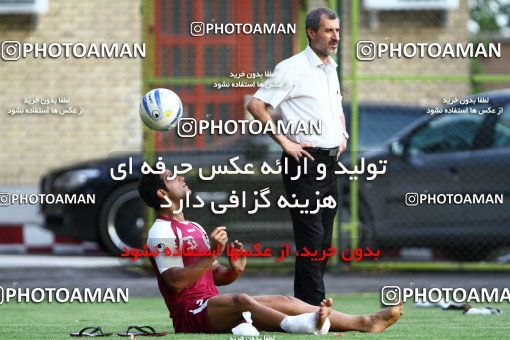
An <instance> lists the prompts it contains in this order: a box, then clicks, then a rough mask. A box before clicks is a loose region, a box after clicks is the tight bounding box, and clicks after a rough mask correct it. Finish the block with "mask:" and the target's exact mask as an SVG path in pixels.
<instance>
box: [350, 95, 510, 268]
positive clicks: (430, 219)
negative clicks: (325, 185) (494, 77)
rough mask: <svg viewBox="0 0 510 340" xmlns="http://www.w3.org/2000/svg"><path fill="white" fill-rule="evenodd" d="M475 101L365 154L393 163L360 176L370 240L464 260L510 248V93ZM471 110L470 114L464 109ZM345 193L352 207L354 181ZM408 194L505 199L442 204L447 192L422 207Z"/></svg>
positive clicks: (363, 224) (363, 228) (363, 229)
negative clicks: (369, 175) (431, 250)
mask: <svg viewBox="0 0 510 340" xmlns="http://www.w3.org/2000/svg"><path fill="white" fill-rule="evenodd" d="M487 98H488V99H489V101H488V102H485V101H486V100H485V99H487ZM469 99H471V100H468V101H466V100H464V101H459V103H457V104H450V105H446V106H444V107H443V108H441V110H443V111H444V112H443V113H436V114H433V115H431V114H429V115H427V116H425V117H423V118H422V119H419V120H418V121H417V122H415V123H413V124H411V125H410V126H408V127H407V128H405V129H403V130H402V131H400V132H399V133H398V134H397V135H396V136H395V137H394V138H392V139H391V140H389V141H388V142H387V143H385V144H384V145H383V146H382V147H381V148H382V150H380V151H374V152H369V153H366V154H364V157H365V161H366V162H367V163H368V162H377V161H378V160H380V159H386V160H388V168H387V172H386V174H384V175H382V176H379V177H378V178H377V179H376V180H374V181H366V180H364V181H360V184H359V195H360V201H361V203H360V210H359V216H360V229H359V234H360V237H361V238H362V242H369V243H372V244H373V245H377V246H379V247H381V248H396V247H404V246H407V247H433V248H438V249H441V250H442V251H443V253H444V254H445V255H446V256H448V257H450V258H452V259H463V260H464V259H483V258H485V257H486V256H487V255H488V254H489V253H491V252H493V251H495V250H497V249H498V248H503V247H508V246H509V245H510V202H509V199H510V196H509V194H510V178H509V175H508V174H509V172H508V169H510V90H503V91H497V92H491V93H482V94H478V95H477V96H473V97H470V98H469ZM466 102H469V103H468V104H466ZM466 108H467V110H468V112H469V113H460V112H462V111H465V110H466ZM455 112H457V113H455ZM342 159H343V158H342ZM346 162H348V161H347V160H346ZM344 192H345V194H344V195H343V196H342V197H344V198H345V199H344V203H343V205H344V208H347V207H348V206H349V201H348V199H349V195H347V192H348V186H345V187H344ZM406 194H408V195H415V194H417V195H429V194H430V195H432V194H461V195H460V196H459V195H458V196H457V197H458V198H462V197H465V195H470V196H469V197H473V196H472V195H478V197H480V195H481V194H485V195H488V194H499V195H502V197H503V198H504V200H503V204H491V203H490V202H489V204H469V202H467V203H462V202H461V203H462V204H456V203H453V204H438V202H443V199H444V198H445V197H446V196H443V198H440V199H439V200H438V199H437V197H436V201H434V199H433V198H431V199H429V198H428V197H429V196H423V197H426V200H425V201H424V202H422V203H423V204H417V205H415V203H417V201H415V200H414V199H415V198H412V197H407V198H406ZM493 197H494V196H493ZM406 199H411V200H412V201H407V202H406ZM457 202H460V201H459V200H457ZM434 203H435V204H434ZM344 210H348V209H344ZM346 215H348V212H347V211H345V212H344V218H346ZM347 217H348V216H347Z"/></svg>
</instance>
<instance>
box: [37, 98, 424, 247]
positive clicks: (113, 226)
mask: <svg viewBox="0 0 510 340" xmlns="http://www.w3.org/2000/svg"><path fill="white" fill-rule="evenodd" d="M344 111H345V113H346V118H347V121H348V126H349V117H350V106H349V105H346V106H345V107H344ZM359 112H360V114H359V117H360V131H359V141H360V147H359V148H360V150H373V149H380V146H381V145H383V143H384V141H386V140H387V139H389V138H390V137H391V136H392V135H393V134H395V133H396V132H397V131H399V130H400V129H402V128H403V127H404V126H407V125H408V124H410V123H411V122H412V121H414V120H416V119H417V118H418V117H420V116H423V115H425V108H423V107H417V106H400V105H388V104H379V105H376V104H372V105H364V104H361V105H360V110H359ZM237 155H239V156H240V160H239V164H242V163H243V162H248V161H249V162H251V163H257V162H262V161H269V162H272V161H274V160H276V159H279V158H280V155H281V148H280V146H279V145H277V144H276V143H275V142H274V141H273V140H272V139H271V138H270V137H268V136H249V137H244V138H241V139H238V140H236V141H234V142H232V143H231V144H230V146H228V147H226V148H224V149H223V150H222V151H218V150H216V149H211V150H202V151H192V152H172V154H170V155H168V154H167V155H162V156H163V157H164V159H165V163H166V164H179V163H181V162H188V163H191V164H192V165H193V167H194V168H196V167H210V166H211V165H216V164H218V165H222V164H228V159H229V158H231V157H234V156H237ZM130 156H131V157H133V160H134V161H133V170H134V172H133V174H132V175H129V176H127V177H126V178H125V179H124V180H122V181H114V180H113V179H112V178H111V175H110V168H116V167H117V166H118V165H119V164H120V163H125V162H127V160H128V158H129V157H130ZM273 164H274V163H273ZM140 166H141V157H140V155H117V156H112V157H108V158H105V159H99V160H94V161H89V162H83V163H79V164H76V165H73V166H70V167H66V168H62V169H57V170H55V171H52V172H50V173H48V174H47V175H45V176H44V177H43V178H42V180H41V192H43V193H53V194H56V193H86V194H92V193H93V194H95V196H96V204H94V205H42V207H41V210H42V213H43V215H44V216H45V225H46V227H47V228H49V229H51V230H54V231H56V232H58V233H60V234H64V235H69V236H73V237H75V238H78V239H82V240H90V241H100V242H101V244H102V245H103V246H104V247H105V248H106V249H107V250H108V251H109V252H111V253H113V254H118V253H119V251H120V250H121V249H122V248H123V247H124V246H129V247H132V246H140V245H141V234H142V230H143V226H144V223H143V219H142V204H141V200H140V198H139V196H138V192H137V190H136V185H137V181H138V178H139V176H140V172H139V169H140ZM136 169H138V171H136ZM187 182H188V185H189V187H190V188H191V189H192V190H193V191H194V192H199V193H200V195H201V197H204V196H206V197H209V199H215V200H217V199H223V198H225V197H226V196H227V195H228V194H229V193H230V191H231V190H234V189H236V190H247V191H253V190H257V189H262V188H264V187H270V188H271V195H279V194H283V193H284V190H283V186H282V183H281V177H280V176H278V175H273V176H269V175H266V176H240V177H232V176H223V177H222V176H219V177H217V178H215V180H214V181H207V182H204V181H201V182H199V181H198V178H197V176H190V177H188V178H187ZM270 197H271V196H270ZM275 201H276V200H274V202H275ZM255 216H256V217H255ZM187 217H188V218H189V219H194V220H196V221H198V222H200V223H201V224H202V225H204V226H215V225H217V224H220V223H221V224H223V225H229V226H231V227H230V229H229V230H230V232H231V234H232V233H234V234H235V235H234V236H235V237H237V238H239V239H243V240H246V239H251V240H254V241H263V240H264V239H265V240H269V241H274V242H276V241H277V240H287V241H289V240H291V239H292V226H291V223H290V216H289V214H288V212H287V211H286V210H284V209H279V208H278V207H274V208H273V207H271V208H269V209H265V210H259V212H257V214H256V215H248V214H246V213H245V212H241V211H240V210H237V211H233V212H232V213H229V214H225V215H221V216H217V215H215V214H212V213H211V212H210V211H209V210H206V209H200V210H196V211H195V210H192V211H190V212H188V213H187Z"/></svg>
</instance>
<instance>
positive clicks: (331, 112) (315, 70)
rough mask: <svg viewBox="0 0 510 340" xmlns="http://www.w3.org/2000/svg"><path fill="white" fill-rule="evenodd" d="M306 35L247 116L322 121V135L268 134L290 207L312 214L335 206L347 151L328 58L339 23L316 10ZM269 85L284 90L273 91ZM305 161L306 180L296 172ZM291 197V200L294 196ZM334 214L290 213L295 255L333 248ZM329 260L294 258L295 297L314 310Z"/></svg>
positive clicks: (331, 15)
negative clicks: (320, 202)
mask: <svg viewBox="0 0 510 340" xmlns="http://www.w3.org/2000/svg"><path fill="white" fill-rule="evenodd" d="M306 35H307V37H308V43H309V45H308V46H307V47H306V49H305V50H304V51H302V52H300V53H298V54H296V55H295V56H293V57H291V58H289V59H286V60H283V61H282V62H280V63H279V64H278V65H276V67H275V70H274V72H273V77H271V78H269V79H268V80H267V81H266V82H267V85H268V86H266V87H261V88H260V89H259V90H258V91H257V93H255V95H254V96H253V99H252V100H251V101H250V102H249V104H248V110H249V111H250V113H251V114H252V115H253V117H254V118H255V119H258V120H260V121H261V122H262V123H263V124H266V123H268V122H270V121H271V116H270V114H269V112H268V111H267V109H268V106H271V107H273V108H274V109H277V108H278V109H279V110H280V111H281V113H282V118H283V121H284V122H285V123H290V122H293V121H294V123H296V122H297V121H300V120H304V121H311V120H314V121H321V123H322V133H320V134H304V133H299V134H295V135H290V134H289V135H282V134H272V135H271V137H272V138H273V139H274V140H275V141H276V142H277V143H278V144H280V146H281V147H282V150H283V154H282V164H284V161H285V158H286V159H287V162H288V173H286V174H283V175H282V177H283V182H284V186H285V191H286V194H287V197H288V198H289V199H292V201H294V200H295V199H297V200H298V201H300V202H302V201H303V200H305V199H308V200H310V202H311V203H310V206H309V210H310V211H313V210H316V209H315V208H316V207H317V205H316V203H317V199H318V198H320V199H322V198H324V197H327V196H330V195H331V196H332V197H333V198H334V199H335V201H338V187H337V175H336V174H335V170H336V169H338V163H337V162H338V157H339V155H340V153H342V152H343V151H344V150H345V149H346V147H347V139H348V138H349V135H348V134H347V131H346V127H345V118H344V113H343V110H342V95H341V93H340V84H339V81H338V76H337V73H336V68H337V64H336V62H335V61H334V60H333V58H331V56H332V55H335V54H336V53H337V48H338V43H339V40H340V20H339V18H338V16H337V15H336V13H335V12H334V11H332V10H331V9H329V8H318V9H314V10H312V11H311V12H310V13H308V15H307V17H306ZM271 84H279V85H283V86H281V87H271V86H270V85H271ZM305 157H306V158H308V159H307V162H306V163H307V172H308V173H307V174H306V175H304V174H303V171H301V176H299V178H298V179H297V180H291V178H292V177H295V176H296V174H297V171H298V167H299V166H302V165H303V163H304V162H303V161H304V158H305ZM318 164H324V165H323V166H325V167H326V169H327V175H326V177H325V178H324V179H322V180H317V177H320V176H319V174H318V172H317V166H318ZM293 195H295V196H293ZM336 211H337V208H334V209H330V208H321V209H320V210H319V211H318V212H317V213H315V214H306V213H303V212H302V211H300V209H298V208H291V209H290V213H291V217H292V224H293V229H294V238H295V241H296V247H297V249H302V248H303V247H306V248H307V249H309V250H312V251H315V250H318V251H319V254H321V253H322V250H323V249H327V248H329V247H330V246H331V242H332V234H333V221H334V218H335V214H336ZM326 264H327V260H325V261H311V260H310V258H307V257H296V263H295V276H294V296H295V297H296V298H299V299H301V300H303V301H305V302H307V303H309V304H312V305H316V306H318V305H319V304H320V302H321V301H322V300H323V299H324V298H325V293H326V292H325V288H324V281H323V276H324V272H325V270H326Z"/></svg>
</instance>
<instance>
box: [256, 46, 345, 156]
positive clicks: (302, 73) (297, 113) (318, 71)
mask: <svg viewBox="0 0 510 340" xmlns="http://www.w3.org/2000/svg"><path fill="white" fill-rule="evenodd" d="M337 66H338V65H337V64H336V62H335V61H334V60H333V58H331V57H328V63H327V64H324V63H323V62H322V60H321V59H320V58H319V57H318V56H317V54H315V52H314V51H313V50H312V49H311V47H310V46H309V45H308V46H307V47H306V49H305V50H303V51H302V52H300V53H298V54H296V55H295V56H293V57H291V58H288V59H285V60H283V61H282V62H280V63H279V64H278V65H276V67H275V69H274V72H273V77H271V78H268V79H267V80H266V82H265V85H267V86H265V87H261V88H260V89H259V90H258V91H257V92H256V93H255V95H254V97H256V98H258V99H260V100H262V101H263V102H265V103H266V104H269V105H271V106H272V107H273V108H274V109H277V110H280V111H281V113H282V119H283V121H284V122H285V123H287V122H290V121H299V120H304V121H310V120H315V121H319V120H321V121H322V134H311V135H305V134H303V133H300V134H296V135H287V138H289V139H290V140H292V141H294V142H297V143H312V144H314V145H315V146H316V147H321V148H333V147H337V146H339V145H340V143H341V141H342V138H343V136H342V132H343V131H344V130H343V128H342V121H341V116H342V115H343V114H344V113H343V109H342V95H341V93H340V84H339V82H338V76H337V74H336V68H337ZM271 84H273V85H278V84H280V85H282V84H283V85H284V86H281V87H271Z"/></svg>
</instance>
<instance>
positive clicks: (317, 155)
mask: <svg viewBox="0 0 510 340" xmlns="http://www.w3.org/2000/svg"><path fill="white" fill-rule="evenodd" d="M306 150H307V151H308V152H309V153H310V154H311V155H312V157H313V158H314V159H315V160H314V161H312V160H310V159H308V160H307V166H306V168H307V175H303V168H304V166H303V164H304V159H303V158H301V159H300V162H301V176H300V177H299V178H298V179H296V180H291V177H295V176H296V173H297V171H298V169H297V168H298V166H299V164H298V163H297V162H296V160H295V159H294V158H293V157H291V156H289V155H287V154H286V153H285V152H284V153H283V154H282V159H281V162H282V163H281V164H282V165H283V164H285V163H284V161H285V158H287V161H288V172H287V174H285V173H284V171H282V177H283V184H284V186H285V191H286V195H287V200H288V201H289V202H294V200H295V199H296V198H297V199H298V201H299V202H302V201H304V200H306V199H309V200H310V205H309V208H308V210H309V211H311V210H315V209H316V207H317V199H318V198H320V199H321V201H322V198H324V197H326V196H329V195H332V196H333V198H334V199H335V201H336V202H338V186H337V178H338V175H336V174H335V173H334V171H335V170H336V169H338V164H337V160H336V157H335V156H328V153H327V151H325V150H319V149H315V148H306ZM318 163H323V164H324V165H325V166H326V171H327V175H326V177H325V178H324V179H322V180H317V177H322V173H319V172H317V164H318ZM317 192H319V194H318V195H317ZM293 194H295V195H296V196H295V198H294V197H292V195H293ZM337 207H338V204H337ZM337 207H335V208H334V209H331V208H321V209H320V210H319V211H318V212H317V213H315V214H302V213H300V211H301V210H303V209H302V208H301V209H300V208H290V215H291V218H292V225H293V229H294V239H295V242H296V249H297V250H299V251H302V249H303V247H307V249H309V250H311V251H315V250H318V251H319V254H322V250H323V249H327V248H329V247H331V242H332V237H333V221H334V218H335V215H336V212H337ZM326 265H327V259H326V260H324V261H311V259H310V257H300V256H296V262H295V274H294V296H295V297H296V298H298V299H301V300H303V301H304V302H307V303H309V304H311V305H316V306H318V305H319V304H320V302H321V301H322V300H323V299H324V298H325V294H326V290H325V287H324V280H323V277H324V272H325V271H326Z"/></svg>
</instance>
